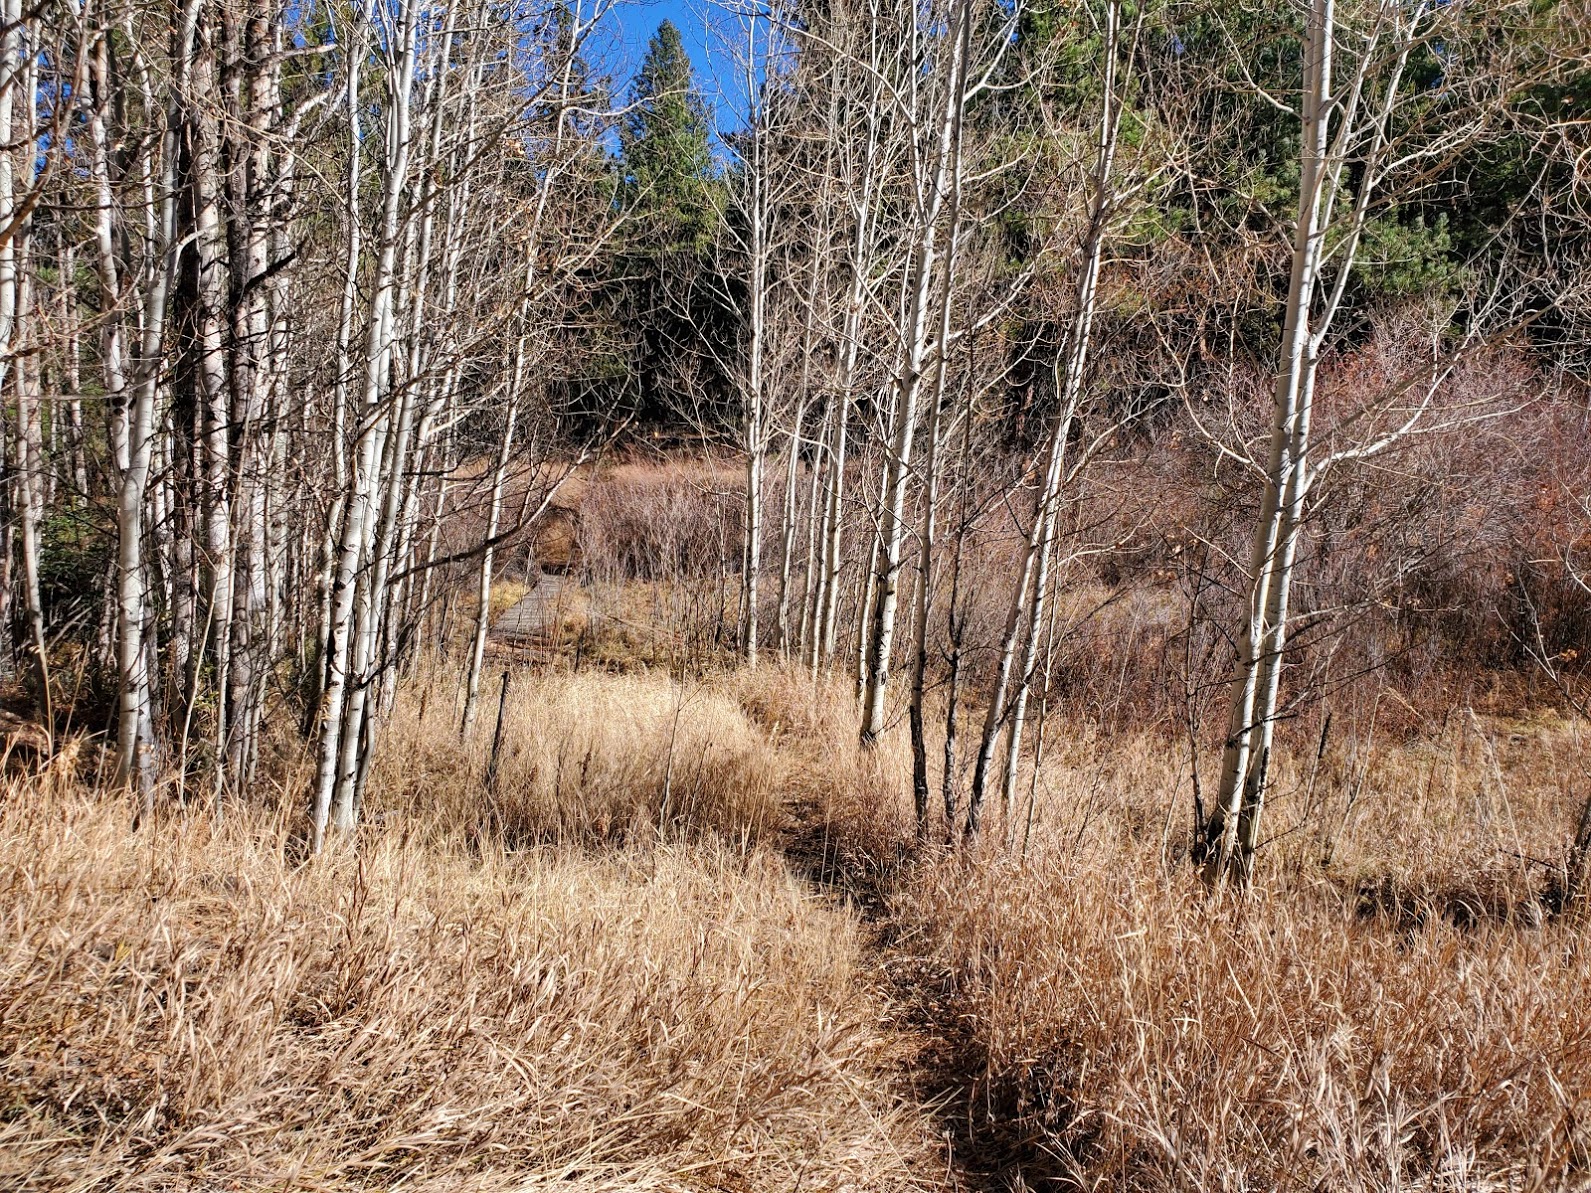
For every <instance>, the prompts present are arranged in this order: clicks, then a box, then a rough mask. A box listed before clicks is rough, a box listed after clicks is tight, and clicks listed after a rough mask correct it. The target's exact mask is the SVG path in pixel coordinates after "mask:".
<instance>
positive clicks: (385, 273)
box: [311, 0, 418, 852]
mask: <svg viewBox="0 0 1591 1193" xmlns="http://www.w3.org/2000/svg"><path fill="white" fill-rule="evenodd" d="M417 8H418V4H417V3H416V0H401V3H400V14H399V21H400V29H399V31H398V42H399V44H398V46H397V48H396V49H397V60H396V62H394V63H393V64H392V65H393V69H392V70H391V72H390V74H389V77H388V93H387V105H388V108H387V121H388V125H387V127H388V136H387V157H386V162H385V177H384V179H383V197H382V218H381V233H380V236H381V239H380V242H379V251H378V254H377V261H376V268H375V276H374V279H373V285H372V298H371V303H370V315H369V318H368V320H367V323H366V331H367V341H366V347H365V372H364V383H363V392H362V399H361V402H360V429H359V434H358V436H357V438H356V440H355V447H354V475H353V483H352V486H351V491H350V493H349V500H348V506H347V510H346V512H345V514H344V516H343V525H342V532H341V535H340V542H339V544H338V550H337V561H336V567H335V569H334V571H333V578H332V592H331V596H332V599H331V602H330V608H329V611H328V623H327V625H326V635H325V642H326V644H327V646H326V655H325V660H326V682H325V687H324V690H323V692H322V694H321V699H320V715H319V718H318V722H319V742H318V745H317V756H318V763H317V768H316V782H315V791H314V801H313V804H312V806H311V845H312V847H313V848H314V850H315V851H316V852H319V850H320V848H321V847H322V845H323V844H324V841H325V837H326V829H327V826H328V822H329V821H330V820H331V815H332V798H333V794H334V792H335V791H336V790H337V788H338V786H339V777H340V776H341V775H343V774H347V771H346V770H345V769H343V768H340V767H339V763H340V762H341V761H342V760H343V758H344V752H343V746H344V744H345V743H344V737H345V736H348V737H350V738H351V737H352V735H353V733H356V732H357V731H358V728H359V727H358V726H357V725H354V726H351V727H348V726H345V720H346V716H347V711H348V710H347V707H346V706H347V704H348V696H349V692H348V687H349V683H348V679H349V647H350V639H351V637H352V632H353V615H354V603H355V597H356V595H357V593H356V586H357V582H358V573H359V570H360V567H361V564H362V563H363V561H364V559H365V558H366V552H367V543H368V540H369V538H370V537H371V532H372V531H373V530H374V528H375V527H374V521H375V509H374V502H375V500H376V495H377V494H376V489H377V486H378V484H379V478H378V476H377V475H376V473H377V470H378V469H379V467H380V464H381V461H382V456H383V454H384V453H383V451H382V448H383V446H384V441H385V438H386V434H387V424H388V420H389V415H388V414H387V413H386V412H385V411H384V409H383V408H384V406H385V403H386V398H387V395H386V386H387V381H388V372H389V369H390V366H391V361H392V348H393V345H392V331H393V310H392V308H393V301H394V293H393V292H394V286H395V276H394V275H395V273H396V266H397V254H398V247H399V242H400V239H401V236H400V228H399V214H400V211H401V204H402V198H403V193H404V190H405V188H406V186H407V183H408V174H409V140H410V127H409V105H410V97H411V95H412V93H413V86H414V59H415V24H416V18H417ZM354 185H355V186H357V183H355V184H354ZM345 728H351V730H352V732H349V733H346V734H345ZM353 815H354V803H353V799H352V790H351V786H344V798H343V799H342V800H341V801H340V802H339V805H338V808H337V821H336V827H337V828H338V829H340V830H348V829H351V828H352V827H353Z"/></svg>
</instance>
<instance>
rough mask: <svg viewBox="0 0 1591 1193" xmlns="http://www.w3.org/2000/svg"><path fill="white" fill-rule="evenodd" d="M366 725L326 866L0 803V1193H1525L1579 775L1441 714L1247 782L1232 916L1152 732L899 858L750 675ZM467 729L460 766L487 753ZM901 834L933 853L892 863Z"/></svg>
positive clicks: (1565, 939)
mask: <svg viewBox="0 0 1591 1193" xmlns="http://www.w3.org/2000/svg"><path fill="white" fill-rule="evenodd" d="M457 688H458V678H457V674H456V670H455V669H453V668H452V667H450V666H448V665H446V664H435V665H432V666H429V667H426V668H422V669H421V671H420V673H419V674H417V675H416V676H415V677H414V678H413V679H412V680H411V681H410V682H409V683H408V684H407V685H406V686H405V687H404V689H403V690H402V691H401V693H400V697H399V701H398V706H397V708H396V710H395V713H394V721H393V725H392V728H391V730H390V733H389V735H388V737H387V738H386V739H385V744H384V746H383V748H382V750H381V751H380V754H379V756H378V759H377V763H376V768H377V769H376V774H375V776H374V779H373V781H372V784H371V797H370V798H371V806H370V807H369V808H368V809H367V811H368V812H369V818H368V821H367V823H366V825H365V826H364V827H363V828H361V829H360V831H359V834H358V837H357V840H354V841H350V842H348V843H347V844H346V845H345V846H342V847H339V848H337V849H335V850H333V851H331V852H329V853H328V854H326V855H324V856H322V857H320V858H317V859H314V860H312V861H311V860H306V858H305V856H304V854H303V851H302V845H301V842H300V841H299V839H298V836H297V834H298V833H299V832H300V830H301V825H300V820H301V815H300V811H299V809H300V806H301V801H302V798H303V783H304V782H305V781H306V780H305V779H304V777H303V776H302V775H299V774H297V772H296V771H295V770H294V769H293V768H292V767H288V768H287V769H286V770H285V771H284V775H285V777H284V779H283V780H282V781H281V782H280V783H279V784H276V785H275V786H273V787H272V788H271V789H270V791H269V792H267V791H266V790H264V789H263V788H262V789H261V790H260V791H257V792H254V793H251V795H250V797H249V798H248V799H245V800H238V801H229V802H228V803H226V804H225V805H224V807H223V808H222V810H221V811H220V812H219V813H217V812H215V811H214V810H212V809H210V808H208V807H201V806H197V805H190V806H189V807H188V808H187V809H185V810H168V811H166V812H163V813H162V818H161V822H160V824H159V825H158V831H144V832H139V833H135V834H129V833H128V832H127V825H128V822H129V820H130V818H131V815H132V807H131V805H130V804H128V803H127V802H126V801H125V800H124V799H123V798H121V797H119V796H117V795H114V794H111V793H109V792H106V791H103V790H94V789H92V785H91V784H90V783H88V782H86V777H87V776H88V775H90V774H91V771H92V768H91V767H90V766H89V765H88V759H89V754H88V752H87V749H86V747H84V746H82V745H81V744H79V745H76V746H72V747H69V748H67V749H65V750H63V751H62V752H61V753H59V754H58V755H57V756H56V757H55V759H54V760H53V761H52V762H51V763H50V764H49V766H48V768H47V769H46V770H45V771H44V772H43V774H42V775H39V774H29V773H26V772H25V771H24V770H23V769H22V768H14V770H15V773H13V774H12V775H11V776H10V777H9V778H8V779H7V780H6V788H5V793H4V801H3V806H0V875H3V876H4V877H3V878H0V916H3V919H4V924H5V928H4V932H3V934H0V1080H3V1086H4V1097H3V1100H0V1183H3V1184H5V1186H6V1187H8V1188H18V1189H28V1190H45V1189H49V1190H55V1189H74V1190H92V1189H105V1190H110V1189H149V1190H156V1189H159V1190H166V1189H200V1188H203V1189H212V1188H216V1189H222V1188H272V1189H300V1190H345V1189H346V1190H352V1189H388V1188H399V1187H402V1188H408V1189H428V1190H429V1189H435V1190H441V1189H448V1190H454V1189H468V1190H477V1189H480V1190H488V1189H492V1190H495V1189H511V1188H512V1189H523V1188H540V1187H544V1186H546V1187H551V1186H553V1185H556V1186H557V1187H559V1188H569V1189H592V1190H596V1189H615V1190H617V1189H637V1188H657V1189H735V1190H788V1189H796V1188H801V1189H814V1190H817V1189H834V1190H840V1189H869V1190H872V1189H891V1188H893V1189H945V1188H959V1189H1023V1188H1028V1189H1051V1188H1084V1187H1087V1188H1094V1187H1114V1188H1133V1189H1187V1190H1193V1189H1258V1188H1268V1189H1269V1188H1279V1189H1317V1188H1331V1189H1393V1188H1429V1189H1466V1190H1467V1189H1492V1188H1496V1189H1505V1188H1506V1189H1519V1188H1538V1189H1557V1188H1570V1187H1579V1186H1582V1185H1584V1184H1585V1182H1586V1180H1587V1174H1588V1172H1591V1167H1588V1164H1591V1151H1588V1147H1591V1136H1588V1132H1587V1128H1586V1126H1585V1112H1586V1109H1587V1102H1588V1099H1591V1008H1588V1006H1587V1003H1586V1000H1585V998H1584V992H1585V990H1586V988H1587V983H1588V979H1591V953H1588V950H1587V949H1586V947H1585V943H1584V936H1583V931H1582V930H1581V929H1579V928H1578V927H1576V926H1574V925H1573V924H1570V923H1566V922H1564V921H1562V920H1561V919H1559V918H1556V917H1554V915H1553V914H1552V910H1553V909H1552V907H1551V903H1550V898H1551V890H1552V885H1553V875H1552V860H1553V859H1554V858H1560V857H1561V856H1562V853H1563V848H1564V841H1565V837H1566V834H1567V832H1568V831H1569V828H1570V826H1571V822H1572V818H1573V814H1574V809H1575V807H1576V806H1577V795H1578V793H1577V791H1576V789H1575V783H1576V780H1575V776H1576V775H1578V774H1581V773H1583V768H1584V767H1585V765H1586V763H1587V760H1588V759H1587V755H1588V753H1591V743H1588V742H1587V741H1586V740H1585V739H1584V736H1583V734H1582V733H1581V732H1580V731H1579V730H1578V728H1577V726H1576V725H1575V724H1574V723H1573V722H1570V721H1567V720H1564V719H1562V718H1560V717H1558V716H1557V715H1555V714H1551V713H1545V714H1538V715H1535V716H1532V717H1515V718H1509V719H1503V718H1499V717H1496V716H1482V715H1479V714H1473V715H1466V716H1461V717H1452V718H1449V720H1448V723H1447V725H1446V726H1445V727H1442V726H1431V727H1428V728H1427V730H1426V731H1425V732H1423V733H1419V734H1414V735H1411V736H1407V737H1386V738H1383V739H1382V740H1381V741H1380V742H1379V743H1375V744H1374V745H1373V748H1365V746H1366V743H1363V742H1360V743H1358V744H1356V745H1350V744H1348V743H1346V742H1345V743H1344V744H1342V745H1340V746H1334V747H1332V748H1330V749H1328V750H1326V751H1325V752H1323V753H1322V754H1321V755H1320V757H1318V758H1315V757H1312V756H1311V757H1306V758H1303V759H1295V760H1291V761H1289V762H1288V763H1286V764H1283V766H1282V767H1281V772H1282V773H1280V774H1279V777H1278V779H1277V784H1278V789H1279V790H1280V791H1282V792H1284V793H1289V794H1287V795H1286V796H1285V797H1284V798H1279V799H1278V803H1277V807H1278V814H1277V817H1276V825H1275V828H1274V830H1273V832H1274V837H1273V839H1272V841H1271V843H1270V844H1269V845H1268V846H1267V849H1266V851H1265V864H1264V866H1263V868H1262V877H1261V881H1260V884H1259V887H1258V889H1257V890H1256V891H1255V892H1254V893H1253V894H1252V896H1250V898H1249V901H1248V903H1247V904H1246V905H1245V906H1244V907H1242V908H1241V909H1240V910H1239V911H1238V912H1237V913H1236V914H1234V910H1233V909H1232V908H1230V907H1225V906H1221V905H1220V900H1219V899H1216V900H1212V899H1211V898H1210V897H1209V896H1207V895H1206V894H1205V893H1204V892H1203V889H1202V887H1200V886H1199V884H1198V881H1197V878H1196V876H1195V875H1194V874H1193V873H1192V872H1191V868H1190V867H1189V866H1188V865H1186V864H1185V862H1183V861H1182V860H1181V854H1182V853H1184V852H1185V848H1186V837H1187V826H1186V823H1185V820H1186V812H1187V810H1186V808H1185V807H1184V805H1185V803H1186V788H1187V774H1186V763H1185V761H1181V759H1182V758H1183V757H1184V754H1183V753H1182V752H1180V751H1179V750H1178V748H1177V745H1176V742H1175V740H1174V736H1173V735H1171V734H1170V733H1169V731H1167V732H1161V731H1159V730H1156V729H1150V730H1146V731H1143V732H1139V733H1136V734H1126V735H1122V734H1114V735H1106V734H1104V733H1102V732H1099V731H1095V730H1090V729H1089V728H1088V727H1087V726H1086V725H1085V724H1083V723H1082V722H1081V721H1078V722H1074V723H1071V724H1069V725H1068V726H1067V728H1066V730H1065V732H1064V733H1055V734H1054V737H1055V740H1054V741H1053V742H1052V743H1051V744H1050V746H1049V747H1048V753H1047V754H1046V760H1045V763H1044V766H1043V768H1042V771H1041V774H1040V776H1039V781H1038V782H1036V783H1032V782H1029V780H1030V779H1031V776H1025V777H1024V784H1023V791H1024V792H1026V793H1027V798H1029V799H1030V801H1031V807H1022V808H1017V809H1012V810H1010V811H1009V813H1008V820H1007V823H1005V824H1001V823H1000V822H999V821H998V819H997V820H996V823H995V825H994V826H993V828H992V829H991V831H990V832H989V833H988V834H987V835H986V837H985V839H984V840H983V841H982V842H981V843H980V845H979V846H978V848H977V850H976V853H977V859H978V862H977V864H975V865H974V864H969V858H968V856H967V854H966V853H965V852H963V851H954V852H952V851H948V850H945V849H943V848H941V847H939V846H937V845H934V846H927V847H918V846H917V845H915V844H914V842H913V837H912V826H911V821H910V806H909V797H908V794H907V780H906V776H907V774H908V773H909V761H908V756H907V751H906V748H905V741H904V732H903V731H902V730H897V731H895V732H894V733H892V735H891V736H890V737H889V738H888V739H887V740H886V741H885V742H883V743H882V744H881V746H880V747H879V748H877V749H876V750H873V751H870V752H864V751H862V750H861V749H860V748H859V747H857V746H856V745H855V744H854V733H853V726H852V707H853V706H852V704H851V698H850V693H849V692H848V691H846V690H844V689H843V688H841V687H837V686H834V685H830V684H825V685H822V686H819V687H816V688H815V687H814V686H813V685H812V682H811V680H810V678H808V677H807V676H806V675H805V674H804V673H801V672H800V671H798V670H797V669H794V668H782V667H777V666H764V667H761V668H757V669H755V670H749V671H748V670H740V671H732V672H724V673H720V674H717V675H709V676H706V677H703V678H698V679H695V680H689V681H685V682H681V681H680V680H678V679H674V678H670V677H668V676H666V675H664V674H661V673H659V672H656V671H650V670H642V671H637V672H634V673H631V674H612V673H606V672H592V671H585V672H582V673H579V674H569V673H557V672H551V671H547V670H544V669H543V670H530V669H524V670H518V671H515V672H513V673H512V674H511V675H510V696H509V699H508V701H507V702H506V703H505V706H504V707H505V709H506V714H505V723H504V726H503V732H502V734H501V735H500V736H499V735H498V734H497V733H496V726H495V725H494V724H493V723H491V720H490V719H489V718H488V719H485V723H484V724H481V725H478V726H477V727H476V728H475V730H474V731H472V734H471V736H470V738H469V739H468V740H467V741H463V742H460V740H459V738H458V733H457V720H456V714H457V702H458V698H457ZM494 739H496V740H498V741H499V743H500V744H499V747H498V754H497V757H496V758H495V761H494V759H493V757H492V742H493V740H494ZM936 831H937V830H936Z"/></svg>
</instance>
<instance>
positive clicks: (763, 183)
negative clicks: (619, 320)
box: [740, 16, 768, 667]
mask: <svg viewBox="0 0 1591 1193" xmlns="http://www.w3.org/2000/svg"><path fill="white" fill-rule="evenodd" d="M746 28H747V35H746V76H747V95H748V97H749V98H750V99H751V102H752V115H751V124H752V127H751V132H750V137H749V140H750V147H751V152H750V157H751V160H750V161H749V162H748V163H747V168H746V185H747V187H748V188H749V189H750V194H749V196H748V202H747V205H746V215H747V217H748V218H747V222H748V225H749V226H748V230H747V231H748V239H749V243H748V252H747V261H746V267H747V273H748V277H747V285H748V288H749V290H750V303H751V310H750V312H749V316H750V318H749V324H750V333H751V344H750V348H749V360H748V363H747V375H746V393H745V407H746V409H745V416H744V417H745V428H744V432H745V443H744V447H745V451H746V523H745V528H744V530H745V536H746V538H745V544H744V547H743V549H742V553H741V577H740V594H741V595H740V649H741V654H742V656H743V657H744V658H745V660H746V663H747V664H748V665H750V666H753V667H755V666H756V665H757V650H758V646H759V642H758V636H759V635H758V631H759V628H760V626H759V618H760V614H761V609H760V598H761V581H762V523H763V492H762V489H763V480H762V478H763V470H764V467H765V463H766V458H767V451H768V443H767V432H766V430H765V428H764V423H765V422H766V419H767V411H766V409H765V403H766V395H765V394H764V393H763V354H764V351H765V341H766V338H767V305H768V239H767V233H768V229H767V220H768V207H767V202H766V199H767V190H766V188H767V179H766V178H765V177H764V172H765V170H766V165H767V162H766V158H767V144H766V141H767V128H766V122H767V110H766V107H765V106H764V105H763V104H762V103H760V102H759V101H758V99H757V94H758V88H757V78H756V66H757V36H756V34H757V18H756V17H755V16H752V17H751V18H749V19H748V20H747V22H746Z"/></svg>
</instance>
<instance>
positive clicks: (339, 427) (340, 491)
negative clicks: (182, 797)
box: [316, 0, 370, 687]
mask: <svg viewBox="0 0 1591 1193" xmlns="http://www.w3.org/2000/svg"><path fill="white" fill-rule="evenodd" d="M369 5H370V0H365V3H364V4H363V5H362V6H361V10H360V12H358V13H356V14H354V15H353V16H352V17H351V18H350V24H351V25H352V26H353V27H352V28H351V29H349V30H347V31H346V33H345V34H344V36H345V37H346V39H347V42H348V45H349V51H348V63H347V70H348V78H347V80H346V82H345V85H344V94H343V105H344V109H345V111H346V113H347V120H348V168H347V173H346V174H345V176H344V179H343V185H344V191H343V205H344V207H343V215H344V218H345V219H346V220H347V221H348V241H347V252H346V253H345V254H344V257H343V279H342V281H343V286H342V301H341V305H340V306H339V308H338V317H337V357H336V361H337V373H336V377H335V379H334V380H333V383H332V410H331V462H332V500H331V506H330V508H329V510H328V511H327V516H326V526H325V535H324V538H323V539H322V543H321V566H320V572H319V575H318V577H317V581H316V591H317V592H318V594H319V598H320V617H319V622H320V625H321V627H322V635H321V639H320V644H321V647H322V650H323V651H324V649H325V648H326V647H327V645H328V643H329V638H328V637H327V636H326V633H325V630H326V629H327V628H329V627H330V626H331V624H332V592H333V589H334V588H335V587H336V584H337V577H336V574H335V572H336V567H337V564H338V547H339V544H340V542H341V539H342V537H343V536H345V535H346V530H347V528H346V527H345V525H344V521H345V516H346V511H347V501H348V456H347V452H348V395H349V387H350V385H351V384H352V379H353V376H354V369H355V364H354V357H353V329H354V318H355V303H356V301H357V299H358V295H359V263H360V258H361V255H362V253H363V250H364V227H363V221H364V216H363V213H362V211H361V204H360V201H359V193H360V188H361V186H362V184H363V181H364V167H363V152H364V133H363V129H362V122H361V107H360V99H359V78H360V75H361V74H362V73H363V70H364V60H365V55H366V54H367V53H368V52H369V31H368V24H369V20H370V17H369V12H370V8H369ZM319 662H320V670H321V673H322V679H321V686H322V687H324V684H325V672H326V668H327V667H328V665H329V660H328V659H327V658H326V657H325V655H324V653H323V654H322V656H321V658H320V660H319Z"/></svg>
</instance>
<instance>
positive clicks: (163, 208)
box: [116, 0, 200, 815]
mask: <svg viewBox="0 0 1591 1193" xmlns="http://www.w3.org/2000/svg"><path fill="white" fill-rule="evenodd" d="M199 6H200V0H188V2H187V4H186V5H185V7H184V9H183V12H182V18H181V21H180V24H179V26H178V28H177V29H174V30H173V31H172V42H173V51H174V52H173V58H174V59H175V60H176V62H177V64H178V65H177V71H178V74H177V85H176V87H175V88H174V94H180V93H181V92H182V91H183V90H184V89H185V88H186V85H187V82H188V78H187V71H188V64H189V63H190V61H191V59H192V55H193V45H194V33H195V26H196V25H197V23H198V17H199ZM181 123H182V119H181V111H180V108H179V106H178V101H177V100H176V99H175V98H174V99H173V102H172V103H171V105H170V106H169V109H168V111H167V116H166V130H165V136H164V141H163V144H162V146H161V160H160V172H161V186H160V194H161V196H162V197H161V199H160V203H159V209H158V223H157V235H158V239H157V240H156V241H155V244H154V246H152V247H158V249H159V251H158V253H151V256H150V260H149V265H148V271H149V276H148V279H147V282H146V285H145V287H144V302H143V309H144V326H143V329H142V335H141V336H140V345H139V354H138V368H137V376H136V383H135V385H134V387H133V397H132V403H131V410H130V412H129V416H128V418H127V421H126V428H127V434H126V448H127V466H126V469H125V470H124V472H123V474H122V479H121V490H120V493H119V494H118V498H117V504H116V532H117V543H116V563H117V569H118V578H117V589H116V652H117V660H116V661H117V678H118V698H117V709H118V715H117V729H118V734H117V775H118V780H119V781H120V782H122V783H125V784H127V785H129V786H131V787H132V788H134V789H135V790H136V791H137V792H138V794H139V796H140V797H141V799H142V805H143V811H144V814H145V815H147V814H148V813H149V812H150V811H152V807H153V799H154V787H155V771H156V766H157V758H156V750H155V740H154V711H153V708H152V702H151V699H150V671H151V655H152V650H151V649H150V641H149V639H150V635H149V634H148V633H147V631H146V621H147V618H148V610H147V609H146V602H145V575H144V559H143V535H144V497H145V491H146V488H147V486H148V482H149V462H150V455H151V449H152V446H153V440H154V435H155V428H156V418H155V405H156V400H157V398H158V396H159V392H160V373H161V365H162V359H163V354H162V348H163V341H164V335H165V320H166V304H167V298H168V296H169V294H170V290H171V282H172V278H173V276H174V275H175V273H176V269H177V254H178V251H179V250H180V247H181V246H180V244H179V243H178V240H177V235H176V227H177V159H178V154H179V144H180V138H181V135H182V134H181Z"/></svg>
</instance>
